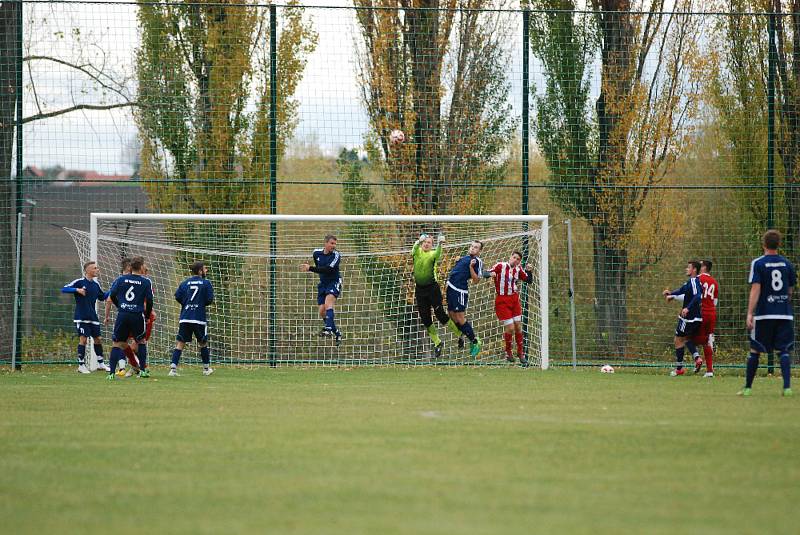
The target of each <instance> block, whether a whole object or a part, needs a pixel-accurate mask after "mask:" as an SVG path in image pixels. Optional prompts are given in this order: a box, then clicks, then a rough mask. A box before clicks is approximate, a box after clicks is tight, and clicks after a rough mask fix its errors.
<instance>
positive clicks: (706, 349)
mask: <svg viewBox="0 0 800 535" xmlns="http://www.w3.org/2000/svg"><path fill="white" fill-rule="evenodd" d="M703 355H704V356H705V357H706V371H707V372H713V371H714V349H713V348H712V347H711V344H706V345H704V346H703Z"/></svg>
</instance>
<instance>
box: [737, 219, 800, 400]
mask: <svg viewBox="0 0 800 535" xmlns="http://www.w3.org/2000/svg"><path fill="white" fill-rule="evenodd" d="M761 244H762V246H763V248H764V255H763V256H759V257H758V258H756V259H755V260H753V262H752V263H751V264H750V277H749V279H748V282H749V283H750V298H749V300H748V303H747V330H748V331H750V356H748V357H747V374H746V378H745V384H744V389H742V390H741V391H740V392H739V395H742V396H749V395H750V392H751V388H752V387H753V379H755V376H756V372H757V371H758V358H759V355H760V354H761V353H769V352H771V351H775V352H776V353H778V355H779V359H780V365H781V374H782V375H783V395H784V396H791V395H792V384H791V381H792V361H791V357H790V353H791V352H792V348H793V347H794V314H793V313H792V291H793V289H794V286H795V285H796V284H797V272H796V271H795V269H794V266H793V265H792V263H791V262H789V261H788V260H787V259H786V258H785V257H783V256H781V255H779V254H778V247H780V245H781V233H780V232H778V231H777V230H768V231H767V232H766V233H764V236H763V237H762V239H761Z"/></svg>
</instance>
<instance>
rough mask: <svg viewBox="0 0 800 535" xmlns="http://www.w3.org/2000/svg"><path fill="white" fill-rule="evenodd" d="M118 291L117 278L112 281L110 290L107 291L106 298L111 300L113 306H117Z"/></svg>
mask: <svg viewBox="0 0 800 535" xmlns="http://www.w3.org/2000/svg"><path fill="white" fill-rule="evenodd" d="M118 289H119V278H116V279H114V283H113V284H112V285H111V288H109V289H108V297H109V299H111V302H112V303H114V304H115V305H118V300H117V291H118Z"/></svg>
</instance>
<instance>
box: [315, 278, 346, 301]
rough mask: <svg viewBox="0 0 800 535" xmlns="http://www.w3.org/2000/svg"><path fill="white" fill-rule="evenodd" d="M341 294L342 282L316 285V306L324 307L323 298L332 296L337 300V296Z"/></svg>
mask: <svg viewBox="0 0 800 535" xmlns="http://www.w3.org/2000/svg"><path fill="white" fill-rule="evenodd" d="M341 292H342V281H337V282H326V283H324V284H323V283H321V282H320V283H319V284H318V285H317V304H318V305H324V304H325V297H327V296H329V295H332V296H334V297H335V298H337V299H338V298H339V294H340V293H341Z"/></svg>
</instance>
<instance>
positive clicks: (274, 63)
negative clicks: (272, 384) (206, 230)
mask: <svg viewBox="0 0 800 535" xmlns="http://www.w3.org/2000/svg"><path fill="white" fill-rule="evenodd" d="M277 33H278V11H277V7H276V6H275V5H271V6H269V213H270V214H271V215H274V214H277V213H278V182H277V181H278V126H277V117H278V45H277V43H278V39H277V35H276V34H277ZM277 252H278V231H277V228H276V225H275V222H274V221H270V223H269V365H270V366H273V367H274V366H275V365H276V360H277V348H276V344H277V336H278V334H277V331H278V327H277V316H278V310H277V303H278V300H277V295H276V293H277V287H278V285H277V281H276V280H275V274H276V273H277V271H278V270H277V259H276V258H275V256H276V255H277Z"/></svg>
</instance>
